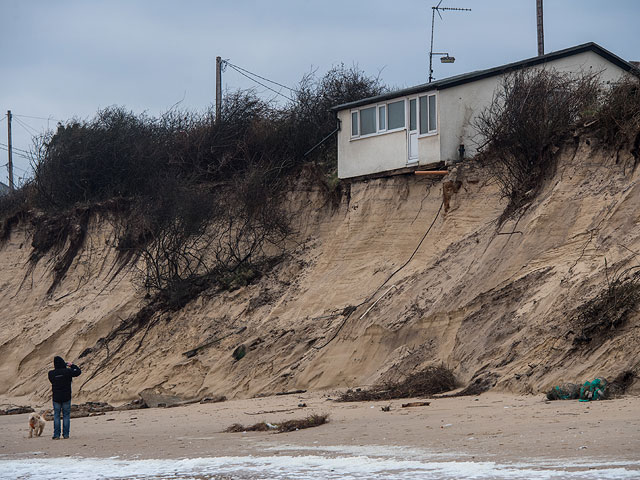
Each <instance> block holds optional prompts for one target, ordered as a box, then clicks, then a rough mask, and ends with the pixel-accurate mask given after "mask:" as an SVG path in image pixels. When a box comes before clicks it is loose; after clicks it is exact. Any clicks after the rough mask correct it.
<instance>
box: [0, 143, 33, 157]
mask: <svg viewBox="0 0 640 480" xmlns="http://www.w3.org/2000/svg"><path fill="white" fill-rule="evenodd" d="M0 146H2V147H4V148H9V145H7V144H6V143H2V142H0ZM11 150H17V151H19V152H22V153H26V154H27V155H31V152H30V151H28V150H24V149H23V148H18V147H16V146H14V145H11Z"/></svg>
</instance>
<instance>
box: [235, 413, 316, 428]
mask: <svg viewBox="0 0 640 480" xmlns="http://www.w3.org/2000/svg"><path fill="white" fill-rule="evenodd" d="M328 419H329V415H328V414H321V415H319V414H313V415H309V416H308V417H306V418H303V419H300V420H286V421H284V422H279V423H269V422H260V423H255V424H253V425H250V426H244V425H241V424H239V423H234V424H233V425H231V426H230V427H227V428H226V429H225V430H224V433H244V432H266V431H269V430H274V431H275V432H276V433H284V432H294V431H296V430H302V429H305V428H311V427H318V426H320V425H323V424H325V423H327V421H328Z"/></svg>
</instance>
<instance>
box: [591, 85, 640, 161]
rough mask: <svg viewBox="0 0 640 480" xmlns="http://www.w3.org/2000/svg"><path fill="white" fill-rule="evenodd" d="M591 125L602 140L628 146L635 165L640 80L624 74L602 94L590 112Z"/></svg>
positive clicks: (639, 135) (639, 147)
mask: <svg viewBox="0 0 640 480" xmlns="http://www.w3.org/2000/svg"><path fill="white" fill-rule="evenodd" d="M594 117H595V118H594V119H595V120H596V122H595V124H594V128H595V130H596V132H597V133H598V134H599V136H600V137H601V138H602V140H603V141H604V142H605V143H607V144H609V145H611V146H613V147H614V148H621V147H622V146H623V145H624V144H626V143H629V144H630V145H631V153H632V154H633V155H634V157H635V160H636V164H637V163H638V161H639V160H640V79H639V78H638V77H631V76H627V77H624V78H623V79H622V80H621V81H620V82H617V83H616V84H614V85H613V86H612V87H611V89H610V90H609V91H608V92H607V93H606V94H605V95H604V98H603V101H602V102H601V105H600V107H599V108H598V111H597V112H596V113H595V115H594Z"/></svg>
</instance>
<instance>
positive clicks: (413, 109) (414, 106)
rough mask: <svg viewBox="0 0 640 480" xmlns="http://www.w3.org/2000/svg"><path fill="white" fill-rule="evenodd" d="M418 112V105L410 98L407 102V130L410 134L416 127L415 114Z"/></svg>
mask: <svg viewBox="0 0 640 480" xmlns="http://www.w3.org/2000/svg"><path fill="white" fill-rule="evenodd" d="M417 110H418V105H417V102H416V99H415V98H412V99H411V100H409V130H410V131H411V132H413V131H414V130H415V129H416V128H418V127H417V125H416V121H417V120H416V117H417V114H418V112H417Z"/></svg>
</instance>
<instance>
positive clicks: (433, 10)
mask: <svg viewBox="0 0 640 480" xmlns="http://www.w3.org/2000/svg"><path fill="white" fill-rule="evenodd" d="M442 2H443V0H440V1H439V2H438V5H436V6H435V7H431V49H430V50H429V83H431V82H432V81H433V56H434V55H440V62H441V63H453V62H455V61H456V59H455V57H451V56H449V53H447V52H434V51H433V27H434V24H435V20H436V12H437V13H438V16H439V17H440V20H442V14H441V13H440V12H441V11H445V10H453V11H457V12H470V11H471V9H470V8H457V7H441V6H440V4H442Z"/></svg>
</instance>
